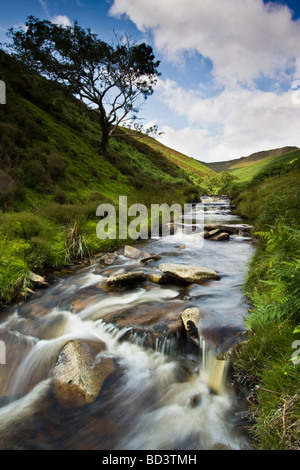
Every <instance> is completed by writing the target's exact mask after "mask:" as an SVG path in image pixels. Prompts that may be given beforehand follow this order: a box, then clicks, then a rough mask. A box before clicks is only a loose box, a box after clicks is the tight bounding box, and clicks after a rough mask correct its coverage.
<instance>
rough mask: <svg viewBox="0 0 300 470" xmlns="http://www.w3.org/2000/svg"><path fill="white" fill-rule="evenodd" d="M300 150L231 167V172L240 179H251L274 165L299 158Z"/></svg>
mask: <svg viewBox="0 0 300 470" xmlns="http://www.w3.org/2000/svg"><path fill="white" fill-rule="evenodd" d="M299 156H300V150H299V149H298V150H294V151H292V152H288V153H284V154H282V155H277V156H272V157H268V158H266V159H264V160H261V161H257V162H255V163H252V164H248V165H245V166H236V165H234V166H233V167H231V169H230V170H229V172H230V173H231V174H232V175H234V176H236V177H237V178H238V179H239V180H240V181H250V180H251V179H252V178H253V177H254V176H256V175H258V174H259V173H260V172H261V171H268V170H271V168H272V167H274V166H277V165H278V166H280V165H281V164H282V163H290V164H291V165H292V164H293V162H294V161H295V160H296V159H297V158H299Z"/></svg>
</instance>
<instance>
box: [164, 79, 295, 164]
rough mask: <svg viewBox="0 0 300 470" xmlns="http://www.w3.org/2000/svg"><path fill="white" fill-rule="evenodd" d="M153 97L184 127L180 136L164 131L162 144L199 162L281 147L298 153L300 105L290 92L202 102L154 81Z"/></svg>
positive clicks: (233, 93)
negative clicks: (183, 123) (166, 107)
mask: <svg viewBox="0 0 300 470" xmlns="http://www.w3.org/2000/svg"><path fill="white" fill-rule="evenodd" d="M157 93H158V95H159V99H160V100H161V101H162V102H163V103H164V104H165V105H167V106H168V108H169V109H170V110H171V111H172V112H174V113H176V114H178V115H180V116H182V118H183V121H184V120H185V121H186V122H187V123H188V126H186V127H184V128H182V129H180V130H175V129H173V128H172V127H171V126H164V127H163V128H162V130H163V131H164V132H165V134H164V136H163V137H162V142H163V143H165V144H166V145H168V146H171V147H173V148H176V149H177V150H179V151H181V152H183V153H186V154H188V155H190V156H193V157H196V158H199V159H200V160H204V161H216V160H228V159H232V158H238V157H240V156H242V155H249V154H250V153H252V152H255V151H259V150H267V149H270V148H275V147H282V146H286V145H297V146H299V147H300V135H299V131H298V129H299V121H300V104H297V103H295V102H293V94H294V93H295V91H293V90H289V91H287V92H285V93H282V94H280V95H279V94H276V93H275V92H263V91H260V90H249V89H245V88H242V87H235V88H234V89H229V88H227V89H225V90H224V91H223V92H222V93H221V94H220V95H218V96H214V97H211V98H205V97H203V96H201V95H200V94H199V92H198V91H193V90H184V89H183V88H182V87H180V86H179V85H178V84H177V83H176V82H174V81H172V80H168V79H167V80H165V81H163V80H159V83H158V89H157ZM294 101H296V100H294Z"/></svg>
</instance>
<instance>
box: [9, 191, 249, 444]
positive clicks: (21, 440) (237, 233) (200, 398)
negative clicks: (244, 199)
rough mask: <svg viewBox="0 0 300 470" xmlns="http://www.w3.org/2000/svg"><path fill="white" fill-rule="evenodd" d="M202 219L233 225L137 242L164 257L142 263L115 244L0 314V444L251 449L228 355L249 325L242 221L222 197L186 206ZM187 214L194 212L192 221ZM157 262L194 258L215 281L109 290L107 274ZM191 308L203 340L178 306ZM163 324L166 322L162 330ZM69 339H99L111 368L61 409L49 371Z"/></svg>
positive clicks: (147, 269) (246, 250) (246, 246)
mask: <svg viewBox="0 0 300 470" xmlns="http://www.w3.org/2000/svg"><path fill="white" fill-rule="evenodd" d="M193 211H199V212H202V213H203V215H204V224H205V225H209V224H221V225H222V224H223V225H228V226H231V227H232V228H234V230H233V231H232V232H233V233H230V237H229V240H225V241H214V240H212V239H209V238H207V239H204V240H203V227H202V230H196V231H195V232H194V233H190V234H186V235H180V237H178V235H177V233H176V231H175V233H174V234H173V235H170V236H169V237H164V238H157V239H150V240H144V241H141V242H139V243H137V244H136V245H135V247H137V248H138V249H139V250H142V251H145V252H147V253H151V254H153V255H155V254H158V255H160V259H159V260H158V259H154V260H153V261H151V262H149V263H147V264H146V263H145V264H142V265H141V262H140V261H139V260H136V259H131V258H128V257H126V256H124V254H122V252H121V250H120V252H119V253H118V254H117V256H116V258H115V260H114V262H113V264H111V265H105V264H104V263H100V262H97V263H95V264H92V265H89V266H84V267H82V268H81V269H80V270H75V271H74V272H73V273H65V274H61V275H59V277H57V279H56V280H55V282H53V283H52V284H51V285H50V287H48V288H47V289H40V290H37V291H36V292H35V294H33V295H32V296H31V298H30V299H29V300H27V301H26V302H24V303H22V304H20V305H15V306H13V307H11V308H9V309H7V310H5V311H3V312H0V340H2V342H3V343H2V344H5V345H6V364H0V449H26V450H31V449H43V450H53V449H64V450H72V449H76V450H77V449H78V450H80V449H85V450H124V451H125V450H211V449H232V450H243V449H250V448H251V446H250V444H249V442H248V440H247V437H246V436H245V435H244V433H243V432H242V431H241V429H240V428H239V426H237V423H236V419H235V416H236V411H239V408H238V407H239V405H238V398H237V396H236V393H235V391H234V390H233V389H232V386H231V385H230V382H229V380H228V374H229V365H228V363H227V360H226V357H225V358H224V354H225V353H226V352H227V351H228V350H230V348H231V347H233V346H234V345H235V344H236V343H237V342H238V340H239V338H241V337H242V335H243V332H245V331H246V327H245V325H244V318H245V316H246V315H247V312H248V305H247V302H246V300H245V298H244V297H243V294H242V286H243V283H244V279H245V276H246V273H247V263H248V261H249V260H250V258H251V257H252V255H253V253H254V250H255V248H254V244H253V243H252V240H251V238H250V236H249V235H248V233H247V229H248V227H247V226H245V224H244V222H243V221H242V220H240V219H239V217H238V216H234V215H232V213H231V207H230V201H229V200H228V199H227V198H226V197H225V196H224V197H203V198H201V201H200V202H199V203H197V204H195V206H194V207H193ZM192 215H193V214H191V217H192ZM161 263H173V264H174V263H176V264H179V263H180V264H185V265H200V266H204V267H207V268H211V269H213V270H214V271H216V272H217V273H218V275H219V276H220V280H210V281H207V282H205V283H204V284H201V285H199V284H186V285H183V284H182V283H180V282H174V283H166V284H157V283H155V282H151V281H149V280H147V281H146V282H143V283H140V284H138V285H135V286H132V287H130V288H128V287H122V288H107V285H106V279H107V277H108V276H110V275H112V274H122V273H124V272H127V271H134V270H139V271H140V270H141V269H142V270H143V271H144V272H145V273H146V274H149V273H151V272H155V273H156V272H158V266H159V265H160V264H161ZM194 307H196V308H198V309H199V311H200V312H201V319H200V321H199V324H198V325H197V328H198V334H199V341H200V348H199V350H198V349H197V348H196V347H195V344H194V343H193V342H192V341H191V339H190V338H189V337H187V336H188V335H186V332H185V330H184V329H183V328H182V322H181V319H180V314H181V313H182V312H183V311H184V310H185V309H187V308H194ZM166 325H167V326H166ZM70 340H84V341H96V342H97V341H102V342H104V343H105V344H106V349H105V353H104V356H105V357H109V358H111V359H113V361H114V364H115V365H116V367H115V369H114V371H113V373H111V374H110V375H109V377H108V379H107V380H106V381H105V382H104V385H103V387H102V389H101V391H100V394H99V396H98V397H97V399H96V400H95V401H94V402H93V403H91V404H90V405H88V406H84V407H78V408H71V409H68V408H64V407H63V406H61V405H60V404H59V403H58V401H57V399H56V396H55V393H54V391H53V386H52V374H53V370H54V367H55V365H56V362H57V358H58V356H59V354H60V352H61V351H62V349H63V347H64V346H65V344H66V343H67V342H68V341H70Z"/></svg>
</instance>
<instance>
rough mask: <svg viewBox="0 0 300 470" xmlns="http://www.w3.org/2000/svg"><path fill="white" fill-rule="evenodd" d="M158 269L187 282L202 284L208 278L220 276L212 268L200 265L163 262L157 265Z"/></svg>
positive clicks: (218, 278)
mask: <svg viewBox="0 0 300 470" xmlns="http://www.w3.org/2000/svg"><path fill="white" fill-rule="evenodd" d="M159 269H160V270H161V271H162V272H163V273H165V274H168V275H170V276H173V277H175V278H176V279H180V280H182V281H184V282H189V283H190V282H191V283H196V284H202V283H203V282H205V281H207V280H209V279H215V280H220V276H219V275H218V274H217V273H216V272H215V271H214V270H213V269H210V268H205V267H202V266H189V265H186V264H171V263H164V264H160V265H159Z"/></svg>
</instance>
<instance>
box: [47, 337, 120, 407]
mask: <svg viewBox="0 0 300 470" xmlns="http://www.w3.org/2000/svg"><path fill="white" fill-rule="evenodd" d="M104 349H105V344H104V343H102V342H100V341H99V342H91V341H81V340H71V341H69V342H68V343H67V344H66V345H65V346H64V348H63V350H62V351H61V353H60V355H59V357H58V360H57V364H56V366H55V369H54V371H53V390H54V393H55V396H56V399H57V401H58V403H59V404H60V405H61V406H63V407H64V408H78V407H82V406H85V405H88V404H91V403H93V402H94V401H95V399H96V398H97V396H98V395H99V392H100V390H101V388H102V386H103V383H104V381H105V380H106V378H107V377H108V376H109V375H110V374H111V373H112V372H114V370H115V364H114V362H113V360H112V359H111V358H109V357H105V356H104V355H103V356H102V355H101V352H102V351H103V350H104Z"/></svg>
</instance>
